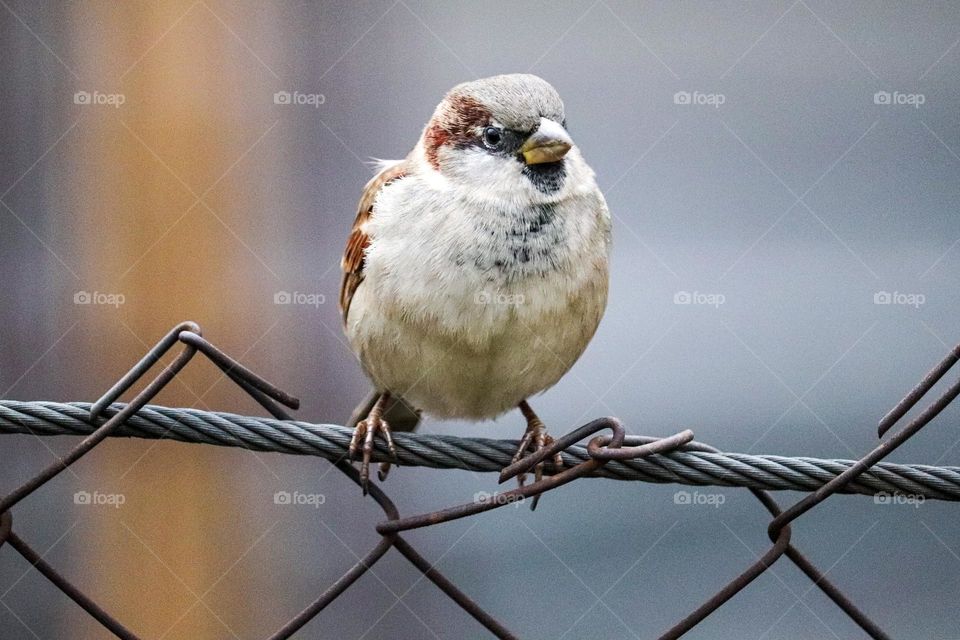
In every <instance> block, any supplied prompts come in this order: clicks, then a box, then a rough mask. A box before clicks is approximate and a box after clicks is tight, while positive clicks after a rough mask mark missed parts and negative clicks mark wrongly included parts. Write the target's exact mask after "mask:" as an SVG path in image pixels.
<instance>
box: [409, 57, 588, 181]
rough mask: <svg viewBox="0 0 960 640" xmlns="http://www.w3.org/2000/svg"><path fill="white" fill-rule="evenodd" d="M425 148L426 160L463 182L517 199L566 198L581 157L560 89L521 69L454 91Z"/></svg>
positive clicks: (423, 143) (435, 117)
mask: <svg viewBox="0 0 960 640" xmlns="http://www.w3.org/2000/svg"><path fill="white" fill-rule="evenodd" d="M421 148H422V152H423V157H424V159H425V160H426V162H428V163H429V165H430V166H431V167H432V168H433V169H434V170H435V171H437V172H439V173H440V174H441V175H442V176H443V177H444V178H446V179H447V180H449V181H451V182H453V183H455V184H456V185H457V186H461V187H466V188H469V189H472V190H475V192H476V193H479V194H487V195H490V196H491V197H497V198H507V199H513V200H523V199H534V200H548V199H554V198H559V197H562V194H563V192H564V191H565V190H566V187H567V183H568V182H569V181H570V175H569V174H570V170H571V166H570V165H571V159H572V157H573V156H574V155H575V154H576V150H575V148H574V144H573V139H572V138H571V137H570V135H569V134H568V133H567V130H566V120H565V117H564V112H563V101H562V100H560V96H559V95H558V94H557V92H556V90H555V89H554V88H553V87H552V86H550V84H549V83H548V82H546V81H545V80H543V79H541V78H539V77H537V76H534V75H530V74H520V73H518V74H510V75H500V76H493V77H490V78H483V79H480V80H474V81H472V82H465V83H463V84H459V85H457V86H456V87H454V88H453V89H451V90H450V92H449V93H448V94H447V95H446V96H445V97H444V99H443V101H442V102H441V103H440V104H439V105H438V106H437V108H436V111H434V114H433V117H432V118H431V119H430V122H428V123H427V126H426V128H425V129H424V132H423V138H422V140H421ZM571 150H573V153H571Z"/></svg>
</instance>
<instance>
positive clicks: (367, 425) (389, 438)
mask: <svg viewBox="0 0 960 640" xmlns="http://www.w3.org/2000/svg"><path fill="white" fill-rule="evenodd" d="M386 400H387V396H386V394H384V395H383V396H381V397H380V399H379V400H377V402H376V404H374V406H373V408H372V409H371V410H370V414H369V415H368V416H367V417H366V419H365V420H361V421H360V422H358V423H357V426H356V428H354V430H353V436H351V438H350V446H349V447H348V448H347V456H348V458H349V459H350V460H354V459H355V458H356V455H357V450H358V449H360V450H361V451H362V452H363V456H362V458H361V463H360V488H361V489H362V490H363V495H367V492H368V489H369V486H370V459H371V458H372V457H373V450H374V438H376V435H377V432H379V433H381V434H382V435H383V439H384V440H385V441H386V443H387V448H388V449H389V450H390V457H391V458H393V460H394V461H396V460H397V448H396V446H395V445H394V444H393V435H392V434H391V433H390V425H389V424H387V421H386V420H384V419H383V418H382V417H381V416H382V412H383V406H384V404H385V403H386ZM361 439H362V440H363V445H362V447H361V445H360V441H361ZM389 466H390V463H388V462H385V463H382V464H381V465H380V471H379V473H378V474H377V475H378V477H379V478H380V480H384V479H385V478H386V477H387V471H388V470H389Z"/></svg>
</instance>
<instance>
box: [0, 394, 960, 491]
mask: <svg viewBox="0 0 960 640" xmlns="http://www.w3.org/2000/svg"><path fill="white" fill-rule="evenodd" d="M90 406H91V405H90V404H89V403H83V402H71V403H59V402H21V401H16V400H2V401H0V433H6V434H33V435H36V436H55V435H74V436H84V435H88V434H90V433H91V432H92V431H93V430H94V429H95V428H96V426H97V425H98V424H102V422H101V421H103V420H106V419H107V418H109V417H110V416H112V415H114V414H115V413H117V412H118V411H119V410H120V409H122V408H123V407H124V406H125V405H123V404H114V405H111V406H110V407H109V408H107V409H106V410H105V411H104V415H103V417H102V418H100V419H99V420H98V421H97V422H96V423H93V422H91V420H90V417H89V411H90ZM351 433H352V430H350V429H348V428H346V427H343V426H339V425H327V424H311V423H307V422H300V421H283V420H276V419H273V418H262V417H255V416H241V415H234V414H230V413H223V412H211V411H202V410H199V409H182V408H171V407H162V406H156V405H147V406H146V407H144V408H143V409H141V410H140V411H139V412H137V413H136V414H135V415H133V416H132V417H131V418H129V419H128V420H127V422H126V423H125V424H124V425H123V426H122V427H120V429H118V431H117V432H116V433H115V436H116V437H135V438H149V439H167V440H176V441H180V442H191V443H202V444H212V445H218V446H228V447H241V448H244V449H251V450H254V451H265V452H278V453H287V454H296V455H313V456H319V457H322V458H326V459H328V460H339V459H342V458H343V457H344V456H345V455H346V452H347V447H348V446H349V443H350V436H351ZM394 440H395V443H396V446H397V454H398V457H399V461H400V464H401V465H405V466H420V467H431V468H434V469H466V470H471V471H497V472H499V471H500V470H501V469H502V468H503V467H505V466H507V465H508V464H510V462H511V458H512V457H513V454H514V453H515V451H516V447H517V441H515V440H494V439H490V438H463V437H457V436H448V435H433V434H407V433H396V434H394ZM691 446H695V445H691ZM562 457H563V462H564V465H565V466H567V467H571V466H574V465H576V464H579V463H581V462H583V461H585V460H588V459H589V458H590V455H589V454H588V453H587V449H586V447H585V446H580V445H574V446H572V447H569V448H568V449H566V450H565V451H564V452H563V454H562ZM374 458H375V459H376V460H380V461H384V460H387V451H386V449H385V447H384V446H383V443H382V442H379V441H378V442H377V450H376V452H375V455H374ZM853 464H854V463H853V461H850V460H826V459H819V458H808V457H786V456H774V455H750V454H743V453H707V452H702V451H693V450H689V449H686V448H680V449H678V450H676V451H672V452H669V453H665V454H657V455H652V456H649V457H647V458H640V459H636V460H622V461H621V460H612V461H610V462H608V463H607V464H606V465H605V466H604V467H603V468H602V469H600V471H599V472H598V473H597V474H596V476H598V477H604V478H612V479H615V480H638V481H641V482H653V483H674V484H684V485H694V486H717V487H747V488H751V489H763V490H774V491H777V490H794V491H804V492H810V491H814V490H816V489H818V488H820V487H822V486H823V485H825V484H826V483H827V482H829V481H830V480H832V479H833V478H835V477H837V476H838V475H840V474H841V473H842V472H843V471H845V470H846V469H848V468H850V467H851V466H852V465H853ZM844 493H860V494H866V495H876V494H899V495H910V496H922V497H923V498H924V499H933V500H950V501H957V500H960V467H937V466H931V465H918V464H913V465H905V464H893V463H887V462H882V463H879V464H877V465H875V466H874V467H873V468H871V469H870V470H868V471H867V472H865V473H864V474H863V475H861V476H860V477H859V478H857V480H856V481H855V482H853V483H852V484H850V485H849V486H848V487H846V488H845V489H844Z"/></svg>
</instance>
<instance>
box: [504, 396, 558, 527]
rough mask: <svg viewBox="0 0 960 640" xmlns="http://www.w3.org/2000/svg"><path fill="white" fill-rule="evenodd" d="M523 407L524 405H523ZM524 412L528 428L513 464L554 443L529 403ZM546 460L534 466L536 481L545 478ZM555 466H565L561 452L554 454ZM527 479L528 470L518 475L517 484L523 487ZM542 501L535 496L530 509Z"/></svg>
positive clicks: (514, 456)
mask: <svg viewBox="0 0 960 640" xmlns="http://www.w3.org/2000/svg"><path fill="white" fill-rule="evenodd" d="M521 409H523V407H521ZM524 414H525V415H527V430H526V432H525V433H524V434H523V438H522V439H521V440H520V444H519V446H518V447H517V452H516V453H515V454H514V455H513V460H512V461H511V464H514V463H517V462H519V461H520V460H522V459H523V458H525V457H527V456H528V455H532V454H534V453H536V452H537V451H540V450H541V449H543V448H545V447H548V446H550V445H551V444H553V442H554V440H553V437H552V436H551V435H550V434H549V433H547V427H546V425H544V424H543V421H542V420H540V418H538V417H537V416H536V414H534V413H533V411H532V410H530V409H529V405H527V407H526V410H524ZM544 465H545V462H544V461H542V460H541V461H540V462H538V463H537V464H536V465H534V467H533V477H534V482H540V480H542V479H543V469H544ZM553 466H554V468H556V469H562V468H563V459H562V458H561V456H560V452H559V451H558V452H557V453H555V454H553ZM526 480H527V472H524V473H521V474H519V475H517V484H518V485H519V486H520V487H521V488H522V487H523V486H524V484H525V483H526ZM539 501H540V496H539V495H538V496H534V498H533V501H532V502H531V503H530V510H531V511H532V510H534V509H536V508H537V503H538V502H539Z"/></svg>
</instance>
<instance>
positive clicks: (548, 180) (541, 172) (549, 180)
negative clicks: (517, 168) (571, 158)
mask: <svg viewBox="0 0 960 640" xmlns="http://www.w3.org/2000/svg"><path fill="white" fill-rule="evenodd" d="M523 175H525V176H526V177H527V178H528V179H529V180H530V182H532V183H533V186H535V187H536V188H537V191H539V192H540V193H543V194H546V195H550V194H553V193H556V192H557V191H559V190H560V188H561V187H563V181H564V179H566V177H567V167H566V163H565V162H564V161H563V160H560V161H559V162H544V163H541V164H528V165H525V166H524V167H523Z"/></svg>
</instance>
